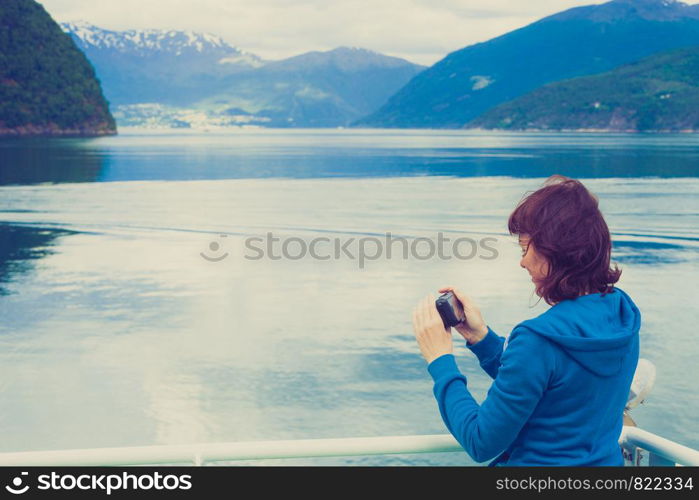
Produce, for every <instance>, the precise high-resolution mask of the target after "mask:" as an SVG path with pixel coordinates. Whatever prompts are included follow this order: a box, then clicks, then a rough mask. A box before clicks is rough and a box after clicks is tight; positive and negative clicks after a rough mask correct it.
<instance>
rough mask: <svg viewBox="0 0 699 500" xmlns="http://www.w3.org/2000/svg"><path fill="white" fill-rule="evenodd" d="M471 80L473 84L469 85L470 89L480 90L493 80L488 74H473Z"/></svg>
mask: <svg viewBox="0 0 699 500" xmlns="http://www.w3.org/2000/svg"><path fill="white" fill-rule="evenodd" d="M471 81H472V82H473V85H472V86H471V90H481V89H484V88H486V87H487V86H488V85H490V84H491V83H493V82H494V81H495V80H494V79H492V78H490V77H489V76H485V75H474V76H472V77H471Z"/></svg>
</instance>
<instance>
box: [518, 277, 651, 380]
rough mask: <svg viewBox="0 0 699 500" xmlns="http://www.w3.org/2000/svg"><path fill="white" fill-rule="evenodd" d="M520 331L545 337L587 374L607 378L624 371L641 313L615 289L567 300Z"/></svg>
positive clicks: (525, 323)
mask: <svg viewBox="0 0 699 500" xmlns="http://www.w3.org/2000/svg"><path fill="white" fill-rule="evenodd" d="M518 328H524V329H526V330H529V331H531V332H534V333H536V334H539V335H542V336H544V337H546V338H547V339H549V340H550V341H551V342H553V343H555V344H557V345H558V346H559V347H560V348H562V349H563V350H564V351H565V352H566V353H567V354H568V355H569V356H570V357H571V358H573V359H574V360H575V361H576V362H578V363H579V364H580V365H582V366H583V367H584V368H586V369H587V370H589V371H591V372H592V373H595V374H596V375H600V376H606V377H608V376H611V375H615V374H616V373H618V372H619V370H620V369H621V366H622V363H623V360H624V358H625V357H626V355H627V354H628V352H629V349H631V346H632V342H631V340H632V339H633V337H634V336H635V335H638V331H639V330H640V328H641V312H640V311H639V310H638V307H636V304H634V303H633V301H632V300H631V297H629V296H628V295H627V294H626V293H625V292H624V291H623V290H621V289H619V288H616V287H614V291H613V292H612V293H608V294H606V295H605V296H604V297H603V296H602V294H601V293H593V294H590V295H583V296H581V297H577V298H575V299H570V300H564V301H563V302H560V303H558V304H556V305H554V306H553V307H551V308H550V309H549V310H548V311H546V312H545V313H543V314H541V315H539V316H537V317H536V318H532V319H528V320H526V321H523V322H521V323H520V324H519V325H517V327H516V328H515V331H516V330H517V329H518ZM513 333H514V331H513Z"/></svg>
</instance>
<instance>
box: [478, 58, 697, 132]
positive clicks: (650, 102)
mask: <svg viewBox="0 0 699 500" xmlns="http://www.w3.org/2000/svg"><path fill="white" fill-rule="evenodd" d="M468 127H469V128H485V129H507V130H532V129H535V130H580V129H587V130H605V131H623V132H626V131H633V132H636V131H654V132H657V131H660V132H677V131H699V46H695V47H690V48H685V49H676V50H672V51H670V52H664V53H661V54H655V55H652V56H649V57H647V58H645V59H643V60H641V61H639V62H637V63H633V64H628V65H624V66H621V67H619V68H616V69H614V70H612V71H609V72H606V73H602V74H600V75H593V76H585V77H579V78H573V79H571V80H565V81H562V82H556V83H551V84H548V85H546V86H544V87H542V88H540V89H537V90H534V91H533V92H530V93H528V94H526V95H524V96H522V97H519V98H517V99H515V100H513V101H510V102H507V103H504V104H501V105H499V106H497V107H496V108H494V109H492V110H490V111H488V112H487V113H485V114H484V115H482V116H480V117H479V118H476V119H475V120H473V121H472V122H470V123H469V124H468Z"/></svg>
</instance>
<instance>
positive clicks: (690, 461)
mask: <svg viewBox="0 0 699 500" xmlns="http://www.w3.org/2000/svg"><path fill="white" fill-rule="evenodd" d="M619 444H620V445H621V446H622V448H624V450H626V451H627V452H630V453H631V455H632V456H633V457H634V458H633V460H632V462H633V463H635V464H636V465H638V464H639V462H638V460H639V459H640V455H639V451H640V452H641V454H642V452H643V450H645V451H647V452H648V465H699V451H697V450H694V449H692V448H688V447H687V446H683V445H681V444H679V443H675V442H674V441H670V440H669V439H665V438H664V437H660V436H658V435H656V434H653V433H651V432H648V431H644V430H643V429H640V428H638V427H631V426H624V428H623V429H622V431H621V437H620V438H619Z"/></svg>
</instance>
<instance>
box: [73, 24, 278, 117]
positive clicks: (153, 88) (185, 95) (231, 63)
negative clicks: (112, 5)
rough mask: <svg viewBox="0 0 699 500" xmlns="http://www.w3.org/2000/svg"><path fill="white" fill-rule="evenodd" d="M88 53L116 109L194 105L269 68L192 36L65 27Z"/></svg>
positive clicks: (214, 39)
mask: <svg viewBox="0 0 699 500" xmlns="http://www.w3.org/2000/svg"><path fill="white" fill-rule="evenodd" d="M61 27H62V28H63V30H64V31H65V32H66V33H68V34H69V35H70V36H71V38H72V39H73V40H74V41H75V43H76V45H77V46H78V47H79V48H80V49H81V50H82V51H83V52H84V53H85V55H86V56H87V57H88V59H89V60H90V61H92V64H94V66H95V69H96V71H97V74H98V75H99V77H100V79H101V80H102V85H103V87H104V92H105V94H106V95H107V96H108V98H109V100H110V102H112V103H113V104H116V105H121V104H135V103H143V102H158V103H162V104H168V105H179V106H182V105H189V104H192V103H193V102H195V101H196V100H198V99H200V98H201V97H202V96H204V95H207V94H208V93H210V92H212V91H216V90H218V83H219V81H220V79H221V78H222V77H224V76H227V75H230V74H234V73H237V72H241V71H248V70H250V69H254V68H257V67H259V66H262V65H263V64H264V61H262V59H260V58H259V57H257V56H256V55H254V54H249V53H247V52H244V51H242V50H240V49H238V48H236V47H233V46H231V45H229V44H228V43H226V42H225V41H224V40H223V39H221V38H220V37H218V36H216V35H212V34H208V33H195V32H192V31H166V30H142V31H139V30H128V31H111V30H105V29H102V28H99V27H97V26H94V25H92V24H90V23H87V22H84V21H79V22H72V23H61Z"/></svg>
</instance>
